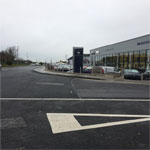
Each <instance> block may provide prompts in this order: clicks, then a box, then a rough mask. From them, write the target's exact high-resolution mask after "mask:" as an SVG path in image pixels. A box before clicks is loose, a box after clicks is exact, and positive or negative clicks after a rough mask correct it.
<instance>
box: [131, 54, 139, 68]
mask: <svg viewBox="0 0 150 150" xmlns="http://www.w3.org/2000/svg"><path fill="white" fill-rule="evenodd" d="M133 54H134V56H133V57H134V64H133V68H134V69H138V68H139V64H140V56H139V51H136V52H134V53H133Z"/></svg>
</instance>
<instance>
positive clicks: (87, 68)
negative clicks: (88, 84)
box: [83, 66, 92, 73]
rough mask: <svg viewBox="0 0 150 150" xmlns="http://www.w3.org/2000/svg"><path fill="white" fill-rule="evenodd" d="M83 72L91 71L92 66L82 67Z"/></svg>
mask: <svg viewBox="0 0 150 150" xmlns="http://www.w3.org/2000/svg"><path fill="white" fill-rule="evenodd" d="M83 73H92V67H90V66H89V67H86V68H84V69H83Z"/></svg>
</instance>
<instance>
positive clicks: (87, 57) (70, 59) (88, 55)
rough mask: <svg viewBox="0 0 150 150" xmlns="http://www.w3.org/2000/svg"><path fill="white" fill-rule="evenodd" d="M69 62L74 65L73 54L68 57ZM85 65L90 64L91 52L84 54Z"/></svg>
mask: <svg viewBox="0 0 150 150" xmlns="http://www.w3.org/2000/svg"><path fill="white" fill-rule="evenodd" d="M68 64H69V65H73V56H72V57H70V58H68ZM83 66H90V54H83Z"/></svg>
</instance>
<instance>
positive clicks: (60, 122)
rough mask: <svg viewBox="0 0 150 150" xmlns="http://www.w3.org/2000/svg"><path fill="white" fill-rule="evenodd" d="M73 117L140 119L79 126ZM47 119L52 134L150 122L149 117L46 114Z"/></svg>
mask: <svg viewBox="0 0 150 150" xmlns="http://www.w3.org/2000/svg"><path fill="white" fill-rule="evenodd" d="M74 116H93V117H95V116H100V117H102V116H105V117H137V118H138V117H139V118H140V119H133V120H125V121H115V122H109V123H101V124H95V125H87V126H81V125H80V124H79V122H78V121H77V120H76V119H75V117H74ZM47 117H48V120H49V123H50V126H51V128H52V132H53V134H56V133H63V132H71V131H78V130H86V129H95V128H102V127H109V126H115V125H124V124H130V123H138V122H145V121H150V115H120V114H75V113H73V114H68V113H47Z"/></svg>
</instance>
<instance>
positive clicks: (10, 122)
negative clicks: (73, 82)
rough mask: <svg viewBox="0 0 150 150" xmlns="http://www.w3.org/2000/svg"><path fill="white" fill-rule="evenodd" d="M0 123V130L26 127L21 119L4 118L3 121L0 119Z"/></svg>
mask: <svg viewBox="0 0 150 150" xmlns="http://www.w3.org/2000/svg"><path fill="white" fill-rule="evenodd" d="M0 122H1V123H0V128H1V129H11V128H21V127H27V125H26V123H25V121H24V119H23V118H22V117H17V118H4V119H0Z"/></svg>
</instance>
